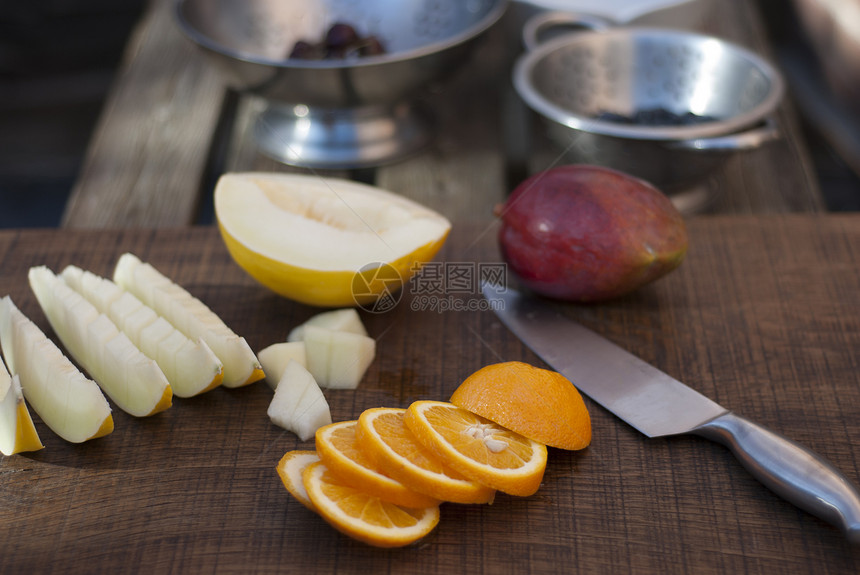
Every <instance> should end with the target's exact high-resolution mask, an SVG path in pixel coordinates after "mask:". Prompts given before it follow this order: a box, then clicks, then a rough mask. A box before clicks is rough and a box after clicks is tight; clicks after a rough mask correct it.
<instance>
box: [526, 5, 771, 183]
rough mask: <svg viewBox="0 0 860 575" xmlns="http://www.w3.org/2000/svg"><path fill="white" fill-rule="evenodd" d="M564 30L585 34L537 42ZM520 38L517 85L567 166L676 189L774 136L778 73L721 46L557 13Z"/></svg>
mask: <svg viewBox="0 0 860 575" xmlns="http://www.w3.org/2000/svg"><path fill="white" fill-rule="evenodd" d="M570 24H576V25H585V26H587V27H588V28H590V30H588V31H573V32H572V31H570V30H567V31H566V32H565V33H564V34H562V35H557V36H556V37H554V38H551V39H548V40H546V41H543V42H542V41H541V35H542V33H545V32H547V31H551V30H553V29H555V30H558V29H560V28H561V27H562V26H565V25H570ZM523 34H524V40H525V43H526V46H527V48H529V50H528V52H527V53H526V54H524V55H523V56H522V57H521V58H520V59H519V60H518V62H517V64H516V66H515V69H514V85H515V87H516V89H517V91H518V93H519V94H520V96H521V97H522V99H523V100H524V101H525V103H526V104H527V105H528V106H529V107H531V108H532V109H534V110H535V111H536V112H538V113H539V114H540V115H541V116H543V117H544V118H545V119H546V120H547V121H548V123H549V126H550V135H551V137H552V138H553V139H554V140H555V141H556V142H557V143H558V144H560V145H562V146H563V147H564V148H565V149H566V150H567V152H568V154H569V155H570V156H571V159H572V160H573V161H578V162H587V163H595V164H601V165H607V166H610V167H614V168H616V169H620V170H624V171H627V172H629V173H632V174H634V175H637V176H639V177H642V178H644V179H646V180H649V181H651V182H652V183H654V184H656V185H658V186H661V187H664V188H675V187H680V186H685V185H689V184H690V183H692V182H694V181H695V180H697V179H700V178H701V177H702V176H704V175H706V174H707V172H709V171H710V170H712V169H714V168H715V167H717V166H718V165H719V164H720V163H722V161H724V160H725V158H726V156H727V155H728V154H729V153H733V152H736V151H739V150H744V149H751V148H754V147H757V146H759V145H761V144H762V143H764V142H766V141H768V140H771V139H773V138H775V137H776V136H777V130H776V128H775V125H774V122H773V121H772V116H773V114H774V111H775V108H776V107H777V105H778V104H779V103H780V101H781V99H782V97H783V82H782V79H781V77H780V75H779V73H778V72H777V71H776V70H775V69H774V68H773V67H772V66H771V65H769V64H768V63H767V62H766V61H764V60H763V59H762V58H760V57H759V56H757V55H755V54H753V53H752V52H750V51H748V50H745V49H743V48H741V47H738V46H735V45H733V44H731V43H728V42H726V41H724V40H720V39H717V38H713V37H709V36H704V35H700V34H695V33H692V32H686V31H681V30H668V29H654V28H640V27H613V26H611V25H609V24H608V23H607V22H605V21H602V20H599V19H594V18H584V17H581V16H577V15H571V14H563V13H545V14H542V15H539V16H538V17H535V18H534V19H532V20H531V21H529V22H528V23H527V24H526V26H525V28H524V32H523Z"/></svg>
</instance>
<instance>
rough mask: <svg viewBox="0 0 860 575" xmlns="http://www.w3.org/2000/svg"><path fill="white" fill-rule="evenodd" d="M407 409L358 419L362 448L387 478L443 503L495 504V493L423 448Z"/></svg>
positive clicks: (377, 411)
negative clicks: (407, 417) (405, 418)
mask: <svg viewBox="0 0 860 575" xmlns="http://www.w3.org/2000/svg"><path fill="white" fill-rule="evenodd" d="M405 413H406V410H405V409H398V408H393V407H391V408H389V407H376V408H373V409H368V410H366V411H365V412H363V413H362V414H361V416H360V417H359V418H358V428H357V429H356V438H357V440H358V446H359V448H360V449H361V450H362V451H363V452H364V453H365V454H366V455H367V456H368V458H369V459H370V460H371V461H372V462H373V463H374V464H375V465H376V466H377V467H378V468H379V469H384V470H385V473H386V474H387V475H390V476H391V477H392V478H394V479H397V480H398V481H400V482H401V483H403V484H404V485H406V486H407V487H409V488H411V489H412V490H414V491H417V492H419V493H424V494H426V495H429V496H430V497H434V498H436V499H438V500H440V501H452V502H455V503H491V502H492V501H493V497H494V496H495V490H493V489H491V488H489V487H487V486H485V485H482V484H480V483H478V482H476V481H472V480H470V479H466V478H465V477H464V476H463V475H461V474H459V473H457V472H456V471H454V470H453V469H451V468H450V467H448V466H447V465H445V464H444V463H443V462H442V460H441V459H440V458H439V457H437V456H436V455H435V454H434V453H432V452H431V451H430V450H428V449H427V448H425V447H424V446H422V445H421V444H420V443H419V442H418V440H417V439H415V436H414V435H413V434H412V432H411V431H409V428H407V427H406V424H405V423H403V415H404V414H405Z"/></svg>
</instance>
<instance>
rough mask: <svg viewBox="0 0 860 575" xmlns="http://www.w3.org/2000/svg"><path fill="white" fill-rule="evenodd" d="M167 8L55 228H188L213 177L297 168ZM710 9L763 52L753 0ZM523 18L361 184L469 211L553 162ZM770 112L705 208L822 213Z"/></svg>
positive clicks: (782, 121) (796, 142)
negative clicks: (532, 85) (774, 134)
mask: <svg viewBox="0 0 860 575" xmlns="http://www.w3.org/2000/svg"><path fill="white" fill-rule="evenodd" d="M173 3H174V2H173V0H151V1H150V6H149V8H148V10H147V12H146V15H145V17H144V18H143V19H142V20H141V22H140V25H139V26H138V28H137V32H136V34H135V35H134V36H133V37H132V39H131V41H130V42H129V45H128V47H127V48H126V52H125V60H124V63H123V66H122V69H121V73H120V75H119V76H118V78H117V81H116V83H115V85H114V86H113V89H112V91H111V94H110V96H109V99H108V102H107V104H106V105H105V108H104V111H103V114H102V117H101V119H100V122H99V124H98V126H97V127H96V131H95V133H94V135H93V138H92V141H91V143H90V146H89V149H88V152H87V157H86V160H85V163H84V166H83V168H82V170H81V173H80V176H79V179H78V181H77V183H76V185H75V187H74V190H73V191H72V195H71V198H70V201H69V203H68V205H67V208H66V210H65V213H64V214H63V218H62V226H63V227H69V228H115V227H137V228H146V227H171V226H178V225H187V224H192V223H195V222H200V221H201V213H202V214H204V215H206V214H208V211H207V209H206V205H207V202H210V201H211V198H210V196H209V194H210V193H211V190H212V185H213V183H214V181H215V179H216V178H217V177H218V176H219V175H220V174H221V173H223V172H225V171H249V170H266V171H294V170H295V168H291V167H287V166H284V165H283V164H279V163H278V162H276V161H274V160H271V159H269V158H267V157H265V156H264V155H262V154H261V153H260V151H259V150H258V149H257V146H256V144H255V142H254V140H253V135H252V132H253V126H254V121H255V118H256V115H257V114H258V113H259V111H260V110H261V109H262V106H263V103H261V102H260V101H258V100H255V99H253V98H252V97H247V96H242V97H241V98H239V99H238V102H237V101H236V97H235V94H234V93H231V92H229V91H227V89H226V79H225V78H224V77H223V76H222V75H221V74H220V73H219V69H218V68H217V67H216V66H215V65H214V63H213V61H212V60H210V59H208V58H207V57H206V56H205V55H204V54H203V51H202V50H200V49H198V48H197V47H196V46H194V45H193V44H192V43H191V42H190V41H189V40H187V39H186V38H184V37H183V36H182V33H181V32H180V30H179V28H178V26H177V25H176V23H175V22H174V18H173V13H172V7H173ZM712 4H713V8H712V9H711V13H709V14H708V17H707V18H705V19H704V20H703V21H702V22H701V23H700V25H699V26H698V28H699V30H700V31H702V32H705V33H707V34H712V35H715V36H718V37H721V38H727V39H729V40H731V41H733V42H737V43H740V44H743V45H745V46H748V47H750V48H751V49H753V50H755V51H757V52H759V53H764V54H767V53H768V40H767V36H766V33H765V30H764V27H763V26H762V23H761V15H760V14H759V13H758V11H757V10H756V7H755V6H754V5H753V3H750V2H747V1H745V0H730V1H721V2H713V3H712ZM517 17H518V16H517V14H515V13H514V11H513V10H509V14H508V15H506V17H505V18H504V19H503V20H502V22H501V23H500V24H499V25H498V26H496V27H495V28H494V29H492V30H491V31H490V33H489V34H487V36H486V37H485V38H483V39H482V42H481V43H480V44H479V45H478V47H477V49H476V50H475V52H474V53H473V54H472V57H470V58H469V59H468V61H467V62H464V65H463V66H462V68H461V69H459V70H456V71H452V74H451V75H450V77H449V78H446V79H445V80H444V81H440V82H437V83H435V84H434V85H432V86H428V87H427V89H426V90H422V91H421V93H420V94H419V95H418V96H417V99H418V100H420V101H421V103H422V104H423V105H424V106H425V107H426V108H427V109H428V110H429V111H430V112H431V113H432V114H433V116H434V117H435V121H434V128H435V138H434V140H433V142H432V143H431V145H429V146H428V147H427V148H425V149H423V150H421V152H420V153H418V154H416V156H415V157H412V158H409V159H407V160H405V161H402V162H398V163H396V164H393V165H390V166H383V167H380V168H378V169H375V170H374V169H371V170H367V171H366V173H364V174H363V177H362V179H363V180H364V181H370V182H371V183H376V184H377V185H380V186H382V187H384V188H387V189H391V190H394V191H396V192H397V193H401V194H404V195H407V196H409V197H412V198H415V199H418V200H419V201H422V202H424V203H426V204H427V205H429V206H430V207H433V208H435V209H437V210H439V211H442V212H443V213H445V214H446V215H449V216H450V215H452V214H453V215H457V216H459V217H462V216H467V217H474V214H476V213H486V212H487V211H488V210H489V209H491V208H492V206H493V205H494V203H496V202H497V201H498V199H499V198H503V197H504V196H505V194H507V193H508V192H510V191H511V190H512V189H513V186H514V185H516V184H517V183H519V181H521V179H522V178H524V177H525V176H526V175H528V173H530V172H534V171H538V170H543V169H546V168H549V167H551V166H552V165H554V164H556V163H558V162H559V161H560V158H559V152H560V150H559V149H556V148H554V147H552V146H550V145H548V144H547V142H546V141H542V139H543V140H546V137H545V136H544V135H543V132H542V131H541V130H540V128H539V127H538V126H537V122H534V121H532V120H534V118H531V119H529V116H530V115H529V114H528V113H526V110H525V109H524V107H523V105H522V104H521V103H520V102H519V100H518V97H517V96H516V94H515V93H514V92H513V89H512V87H511V81H510V70H511V65H512V63H513V59H514V57H515V56H516V55H517V54H518V53H519V51H520V40H519V36H518V32H517V31H516V29H517V27H518V26H521V21H520V20H518V19H516V18H517ZM777 120H778V122H779V125H780V128H781V130H782V135H783V137H782V138H781V139H780V140H778V141H777V142H774V143H772V144H770V145H768V146H766V147H764V148H762V149H759V150H755V151H751V152H749V153H744V154H740V155H738V156H736V157H734V158H732V159H731V160H730V161H729V162H727V163H726V165H725V166H724V167H723V168H722V169H720V170H718V172H717V173H715V174H713V175H712V176H711V177H710V178H708V179H707V180H706V181H704V182H702V184H701V185H700V186H698V187H697V191H699V192H703V193H704V194H705V195H706V196H707V197H708V198H709V200H711V201H710V202H709V203H708V206H707V209H708V210H709V211H711V212H713V213H743V214H748V213H754V214H755V213H765V214H767V213H786V212H820V211H823V210H824V202H823V200H822V196H821V193H820V190H819V189H818V184H817V181H816V179H815V174H814V170H813V167H812V163H811V160H810V158H809V155H808V153H807V151H806V148H805V143H804V140H803V136H802V134H801V132H800V129H799V128H798V126H797V120H796V117H795V113H794V110H793V107H792V103H791V101H790V100H788V99H787V100H786V102H785V103H784V105H782V106H781V107H780V109H779V112H778V117H777ZM523 124H525V125H523ZM524 130H525V132H524ZM532 132H537V133H535V134H534V135H533V136H532V135H530V134H531V133H532ZM337 175H344V174H342V173H340V174H337ZM346 175H349V174H346ZM201 206H203V209H202V210H201Z"/></svg>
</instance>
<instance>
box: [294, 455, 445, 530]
mask: <svg viewBox="0 0 860 575" xmlns="http://www.w3.org/2000/svg"><path fill="white" fill-rule="evenodd" d="M302 480H303V483H304V486H305V489H306V490H307V493H308V496H309V497H310V500H311V502H312V503H313V505H314V507H315V508H316V511H317V513H319V514H320V515H321V516H322V518H323V519H325V520H326V521H327V522H328V523H329V524H330V525H331V526H332V527H334V528H335V529H337V530H338V531H340V532H341V533H344V534H346V535H349V536H350V537H353V538H355V539H358V540H359V541H363V542H364V543H367V544H369V545H374V546H376V547H402V546H404V545H409V544H411V543H414V542H416V541H418V540H419V539H421V538H422V537H424V536H425V535H427V534H428V533H430V532H431V531H433V528H434V527H436V524H437V523H439V506H438V505H433V506H430V507H425V508H422V509H412V508H408V507H402V506H400V505H395V504H393V503H390V502H387V501H384V500H382V499H380V498H378V497H374V496H372V495H368V494H367V493H365V492H363V491H361V490H360V489H357V488H356V487H355V486H353V485H351V484H350V483H349V482H348V481H345V480H344V479H343V477H341V476H340V475H338V474H335V473H333V472H332V471H330V470H329V469H328V468H327V467H326V466H325V464H324V463H323V462H321V461H318V462H316V463H311V464H310V465H308V466H307V467H306V468H305V470H304V472H303V473H302Z"/></svg>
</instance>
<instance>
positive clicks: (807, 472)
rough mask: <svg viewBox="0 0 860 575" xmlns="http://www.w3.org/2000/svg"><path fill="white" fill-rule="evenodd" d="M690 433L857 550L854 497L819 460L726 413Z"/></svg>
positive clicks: (859, 517) (859, 498) (857, 494)
mask: <svg viewBox="0 0 860 575" xmlns="http://www.w3.org/2000/svg"><path fill="white" fill-rule="evenodd" d="M692 433H694V434H696V435H699V436H702V437H705V438H707V439H710V440H713V441H716V442H718V443H722V444H723V445H725V446H726V447H728V448H729V449H730V450H731V451H732V453H734V455H735V457H737V458H738V460H740V462H741V463H742V464H743V465H744V467H746V469H747V471H749V472H750V473H751V474H752V475H753V476H754V477H755V478H756V479H758V480H759V481H761V482H762V483H764V484H765V485H766V486H767V487H769V488H770V489H771V490H773V491H774V492H776V493H777V494H778V495H779V496H781V497H783V498H784V499H786V500H787V501H790V502H791V503H793V504H794V505H796V506H798V507H800V508H801V509H803V510H805V511H808V512H809V513H812V514H813V515H815V516H817V517H819V518H821V519H823V520H825V521H827V522H829V523H832V524H833V525H836V526H837V527H839V528H841V529H842V530H843V531H844V532H845V535H846V537H847V538H848V540H849V541H850V542H851V543H854V544H860V491H858V489H857V487H856V486H855V485H853V484H852V483H851V482H850V481H849V480H848V479H847V478H846V477H845V476H844V475H842V474H841V473H840V472H839V471H838V470H837V469H836V468H835V467H833V465H831V464H830V463H828V462H827V461H826V460H825V459H824V458H823V457H821V456H820V455H818V454H816V453H814V452H812V451H810V450H809V449H807V448H805V447H803V446H802V445H800V444H799V443H796V442H794V441H792V440H790V439H788V438H787V437H784V436H782V435H780V434H778V433H775V432H773V431H771V430H770V429H767V428H766V427H763V426H761V425H758V424H756V423H753V422H752V421H750V420H748V419H745V418H743V417H741V416H739V415H737V414H734V413H732V412H727V413H725V414H723V415H721V416H719V417H716V418H714V419H712V420H711V421H708V422H707V423H704V424H702V425H700V426H699V427H697V428H695V429H694V430H693V431H692Z"/></svg>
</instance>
